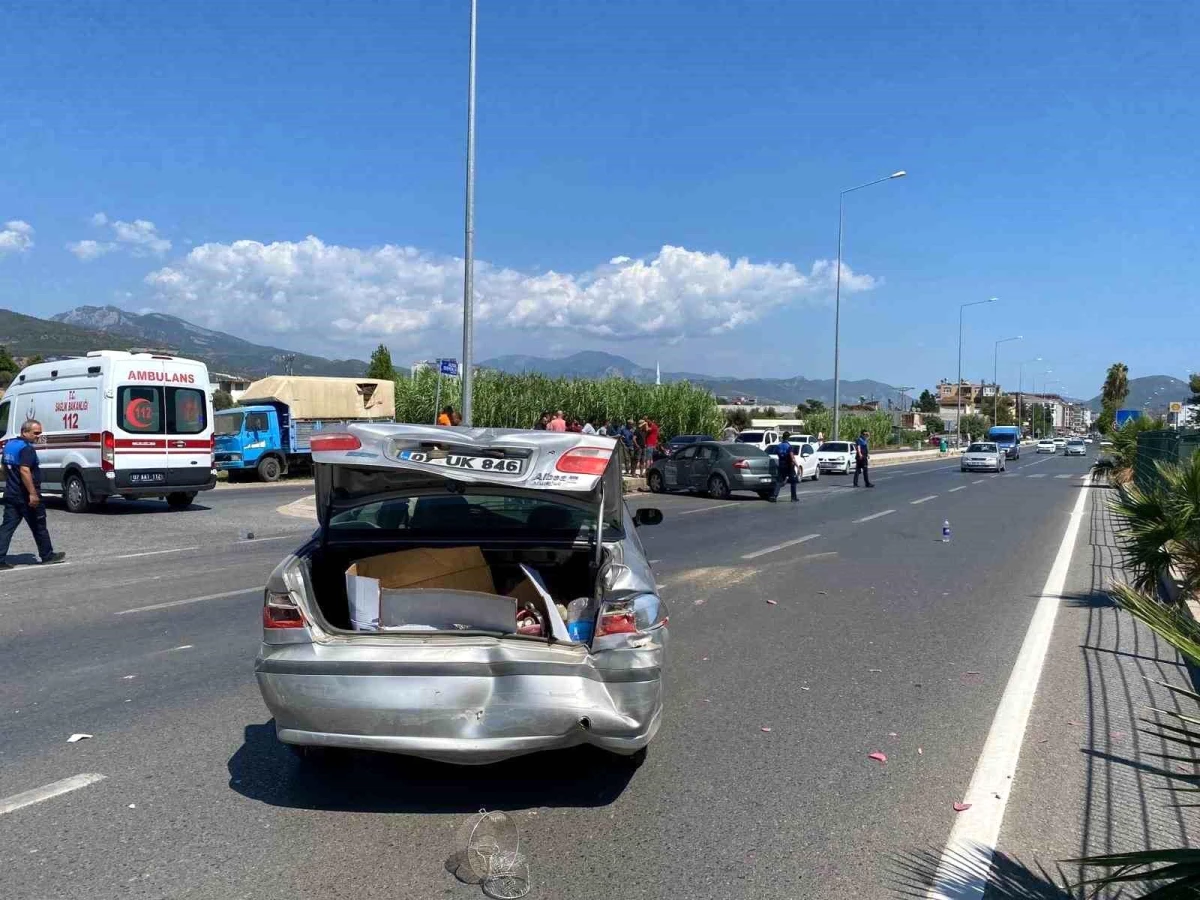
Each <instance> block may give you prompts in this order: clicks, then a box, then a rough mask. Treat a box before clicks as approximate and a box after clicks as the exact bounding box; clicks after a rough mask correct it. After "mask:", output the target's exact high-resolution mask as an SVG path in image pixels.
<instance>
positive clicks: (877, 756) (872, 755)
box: [867, 750, 887, 763]
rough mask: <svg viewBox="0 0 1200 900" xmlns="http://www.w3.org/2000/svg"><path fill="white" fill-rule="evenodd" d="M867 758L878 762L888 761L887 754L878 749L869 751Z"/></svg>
mask: <svg viewBox="0 0 1200 900" xmlns="http://www.w3.org/2000/svg"><path fill="white" fill-rule="evenodd" d="M867 759H873V760H875V761H876V762H881V763H885V762H887V754H886V753H880V752H879V751H878V750H876V751H875V752H874V753H868V754H867Z"/></svg>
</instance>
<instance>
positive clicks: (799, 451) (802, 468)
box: [766, 438, 821, 481]
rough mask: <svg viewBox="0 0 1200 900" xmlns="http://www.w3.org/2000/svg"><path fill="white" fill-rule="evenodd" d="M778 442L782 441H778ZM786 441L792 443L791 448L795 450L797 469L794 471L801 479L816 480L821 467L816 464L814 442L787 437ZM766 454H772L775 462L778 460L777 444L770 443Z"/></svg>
mask: <svg viewBox="0 0 1200 900" xmlns="http://www.w3.org/2000/svg"><path fill="white" fill-rule="evenodd" d="M780 443H783V442H782V441H780ZM788 443H789V444H791V445H792V449H794V450H795V451H796V465H797V466H798V467H799V471H798V472H797V473H796V474H797V475H798V476H799V478H800V480H801V481H816V480H818V479H819V478H820V477H821V467H820V466H819V465H817V448H816V445H815V444H812V443H810V442H808V441H800V442H796V441H794V440H792V439H790V438H789V439H788ZM766 454H767V456H773V457H775V459H776V463H778V460H779V444H772V445H771V446H769V447H768V448H767V449H766Z"/></svg>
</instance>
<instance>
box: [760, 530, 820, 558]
mask: <svg viewBox="0 0 1200 900" xmlns="http://www.w3.org/2000/svg"><path fill="white" fill-rule="evenodd" d="M819 537H820V535H819V534H806V535H805V536H804V537H798V538H795V539H794V540H790V541H784V542H783V543H782V544H775V545H774V546H773V547H764V548H763V549H762V550H755V551H754V552H753V553H743V554H742V559H757V558H758V557H760V556H766V555H767V554H768V553H774V552H775V551H776V550H786V549H787V548H788V547H795V546H796V545H797V544H803V543H804V542H805V541H811V540H813V538H819Z"/></svg>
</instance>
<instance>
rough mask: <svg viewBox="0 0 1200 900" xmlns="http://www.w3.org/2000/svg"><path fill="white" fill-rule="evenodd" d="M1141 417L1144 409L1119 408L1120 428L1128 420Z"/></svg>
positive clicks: (1118, 423)
mask: <svg viewBox="0 0 1200 900" xmlns="http://www.w3.org/2000/svg"><path fill="white" fill-rule="evenodd" d="M1141 417H1142V411H1141V410H1140V409H1118V410H1117V418H1116V423H1117V427H1118V428H1120V427H1121V426H1122V425H1124V424H1125V423H1126V422H1132V421H1133V420H1134V419H1140V418H1141Z"/></svg>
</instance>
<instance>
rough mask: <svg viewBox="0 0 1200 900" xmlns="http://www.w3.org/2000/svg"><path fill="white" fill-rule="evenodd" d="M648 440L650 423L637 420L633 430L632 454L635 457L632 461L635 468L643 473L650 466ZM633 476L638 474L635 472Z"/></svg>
mask: <svg viewBox="0 0 1200 900" xmlns="http://www.w3.org/2000/svg"><path fill="white" fill-rule="evenodd" d="M649 438H650V423H649V422H647V421H646V420H645V419H638V423H637V428H636V429H634V432H633V447H634V454H635V456H636V458H635V460H634V462H635V467H636V468H637V469H638V470H639V471H641V472H645V471H646V467H647V466H648V465H649V464H650V461H649V453H650V445H649V443H648V441H649ZM634 474H635V475H636V474H638V473H637V472H635V473H634Z"/></svg>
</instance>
